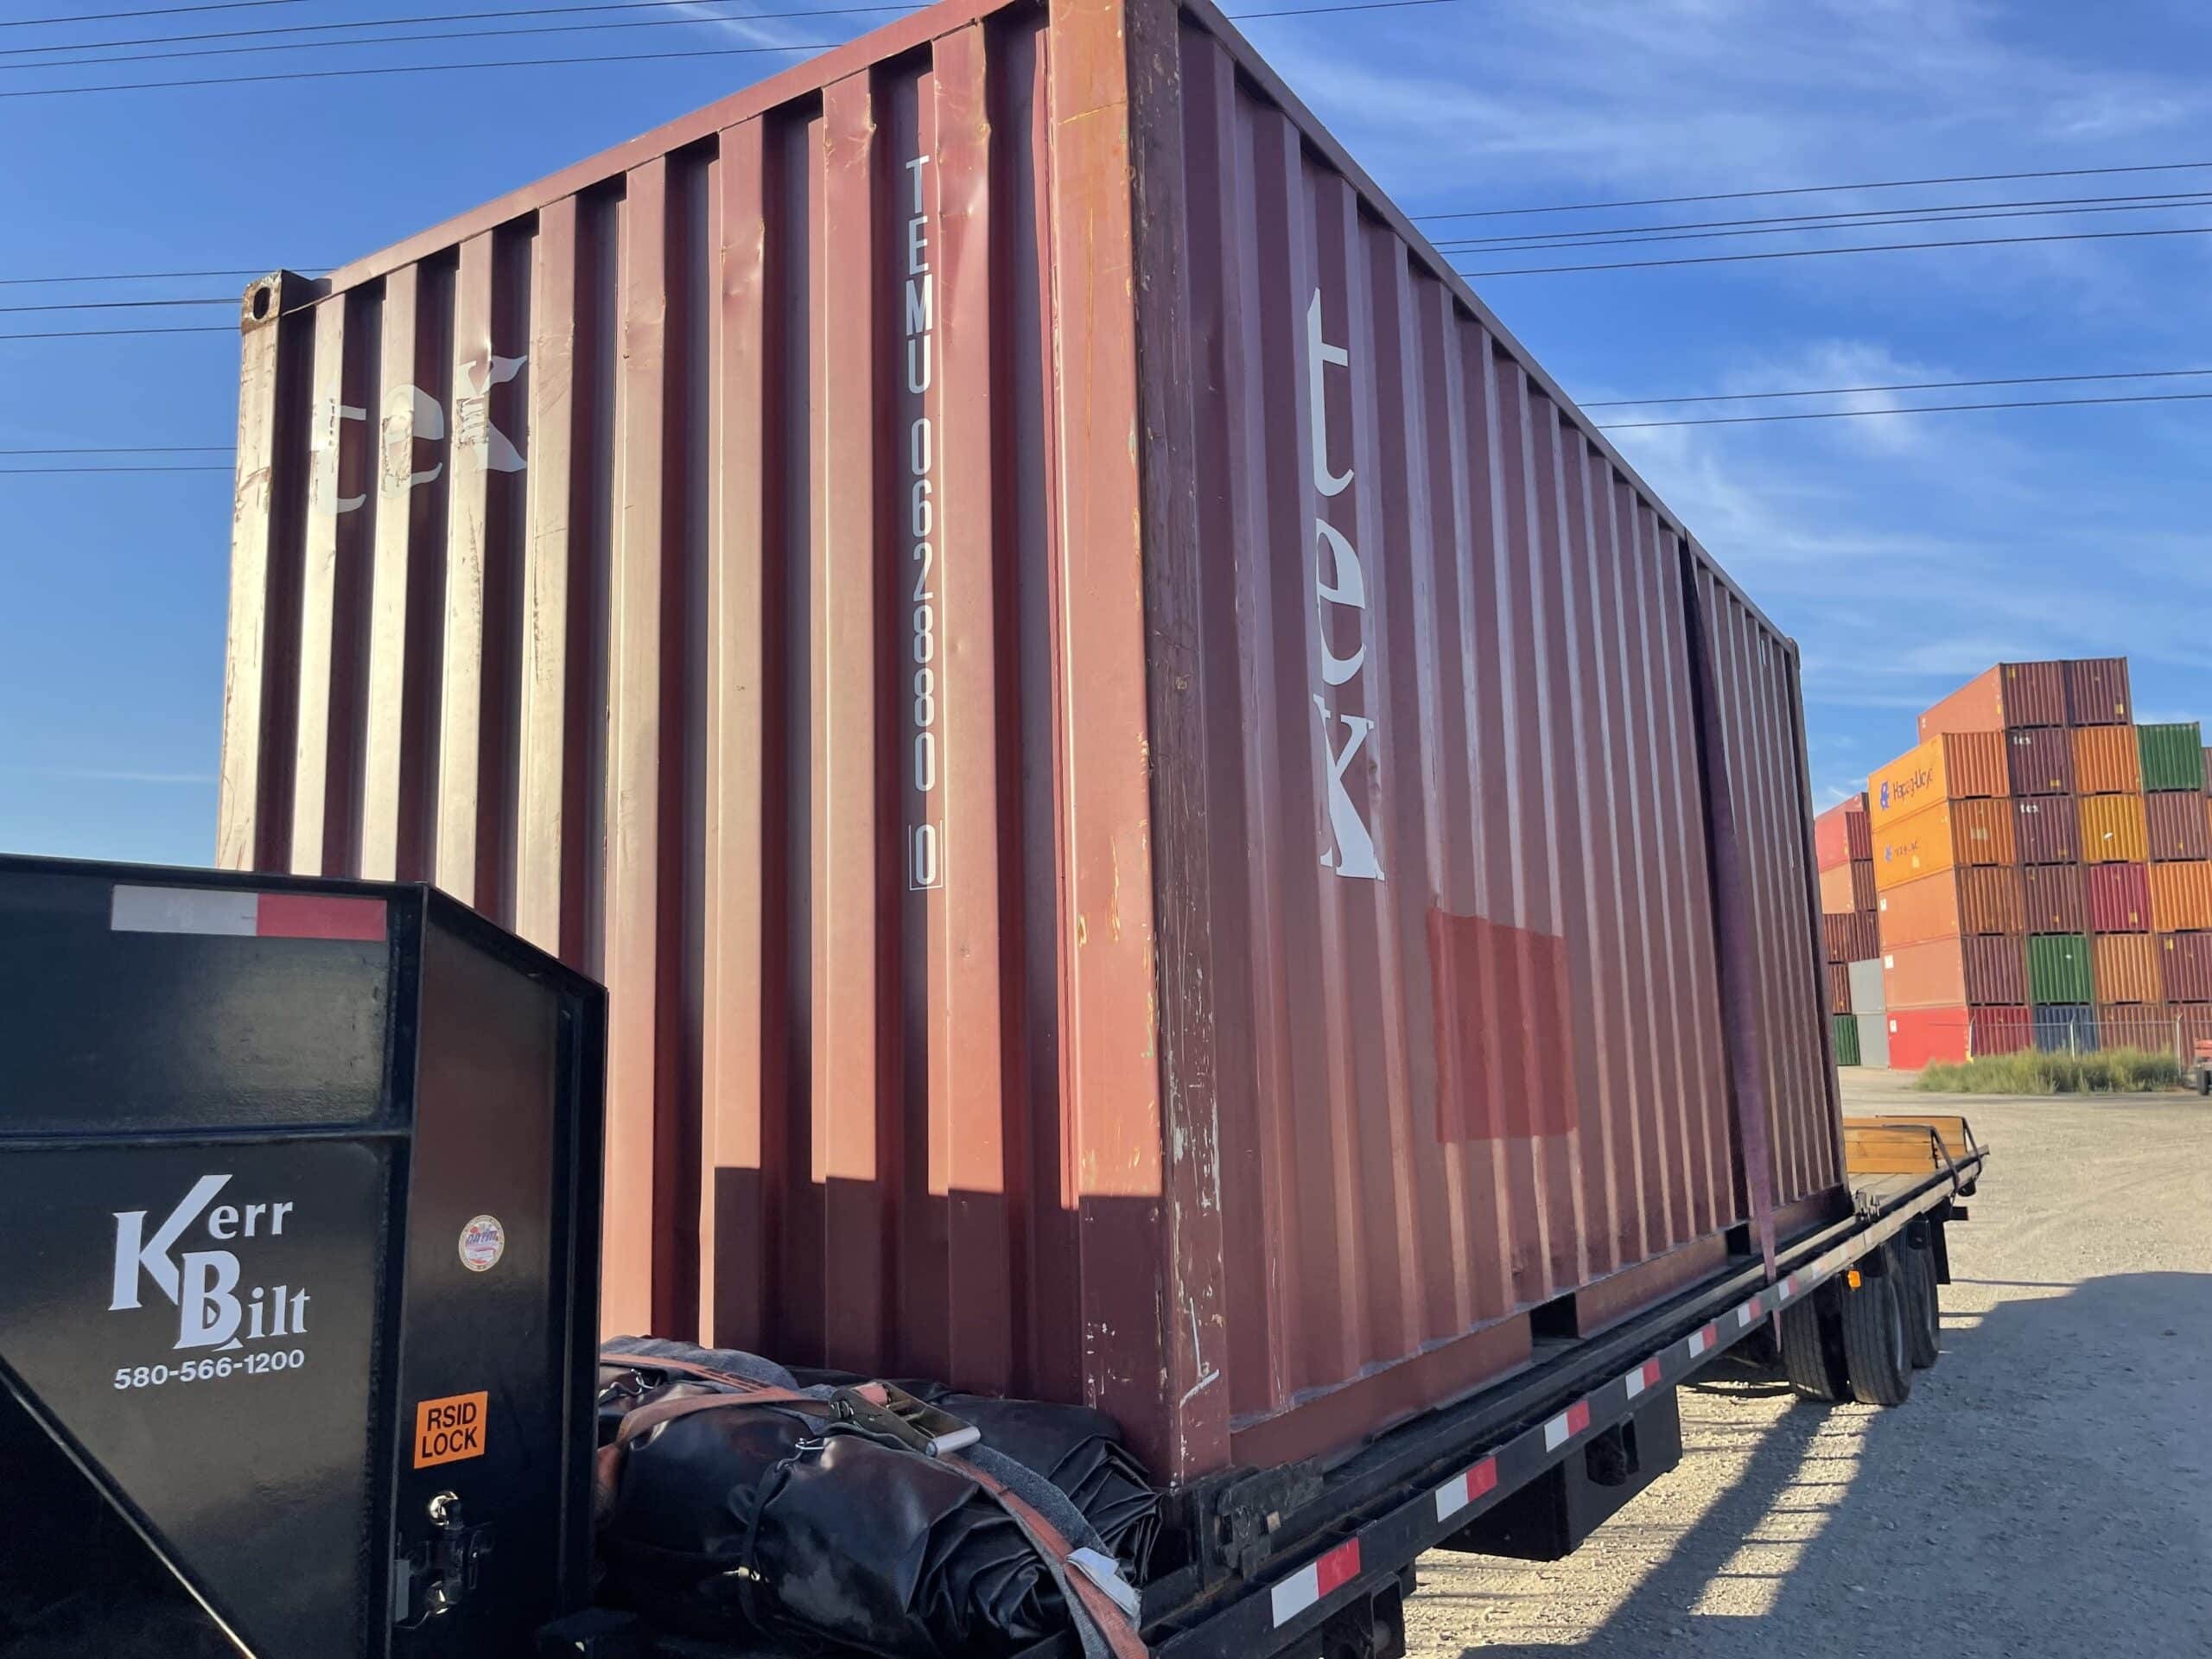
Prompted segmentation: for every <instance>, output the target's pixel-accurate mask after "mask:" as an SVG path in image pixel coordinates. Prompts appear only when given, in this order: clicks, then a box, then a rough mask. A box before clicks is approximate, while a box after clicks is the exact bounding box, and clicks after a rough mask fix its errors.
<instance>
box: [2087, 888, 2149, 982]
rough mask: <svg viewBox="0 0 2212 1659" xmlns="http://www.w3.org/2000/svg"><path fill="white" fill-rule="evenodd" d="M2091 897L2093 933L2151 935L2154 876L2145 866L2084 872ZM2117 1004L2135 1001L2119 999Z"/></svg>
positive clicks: (2090, 924) (2090, 929)
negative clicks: (2148, 933)
mask: <svg viewBox="0 0 2212 1659" xmlns="http://www.w3.org/2000/svg"><path fill="white" fill-rule="evenodd" d="M2084 874H2085V875H2086V876H2087V878H2088V880H2087V887H2088V896H2089V931H2091V932H2094V933H2147V932H2149V931H2151V872H2150V869H2149V868H2148V867H2147V866H2145V865H2142V864H2092V865H2091V866H2089V868H2088V870H2087V871H2086V872H2084ZM2133 1000H2135V999H2133V998H2126V997H2115V998H2113V1001H2133Z"/></svg>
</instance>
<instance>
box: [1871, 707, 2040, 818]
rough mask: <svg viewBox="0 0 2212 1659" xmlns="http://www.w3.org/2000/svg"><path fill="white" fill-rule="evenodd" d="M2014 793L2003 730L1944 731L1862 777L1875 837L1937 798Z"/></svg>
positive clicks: (1976, 796) (1982, 796)
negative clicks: (1865, 777) (1870, 774)
mask: <svg viewBox="0 0 2212 1659" xmlns="http://www.w3.org/2000/svg"><path fill="white" fill-rule="evenodd" d="M2011 793H2012V766H2011V761H2010V760H2009V758H2008V756H2007V755H2006V753H2005V734H2004V733H2002V732H1946V733H1942V734H1940V735H1938V736H1935V737H1931V738H1929V740H1928V741H1926V742H1925V743H1923V744H1922V745H1921V746H1920V747H1918V748H1916V749H1914V750H1912V751H1910V753H1905V754H1901V755H1899V756H1898V757H1897V759H1896V760H1892V761H1891V762H1890V763H1889V765H1887V766H1878V767H1876V768H1875V770H1874V772H1873V773H1872V776H1871V777H1869V778H1868V779H1866V818H1867V827H1868V828H1869V829H1872V831H1873V832H1874V833H1875V834H1876V835H1877V836H1878V835H1880V834H1881V833H1882V831H1883V830H1884V829H1886V828H1887V827H1888V826H1889V825H1891V824H1893V823H1897V820H1898V819H1900V818H1909V817H1911V816H1912V815H1913V814H1914V813H1916V812H1923V811H1925V810H1927V809H1928V808H1929V807H1931V806H1933V805H1935V804H1936V802H1938V801H1964V800H1974V799H1987V798H1991V797H1993V796H1999V795H2010V794H2011Z"/></svg>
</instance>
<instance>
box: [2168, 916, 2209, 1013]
mask: <svg viewBox="0 0 2212 1659" xmlns="http://www.w3.org/2000/svg"><path fill="white" fill-rule="evenodd" d="M2158 951H2159V956H2160V957H2161V958H2162V961H2161V964H2160V971H2161V973H2162V975H2163V976H2164V981H2165V988H2166V995H2167V997H2168V999H2169V1000H2171V1001H2175V1002H2212V933H2161V934H2160V935H2159V936H2158Z"/></svg>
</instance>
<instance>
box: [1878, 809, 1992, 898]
mask: <svg viewBox="0 0 2212 1659" xmlns="http://www.w3.org/2000/svg"><path fill="white" fill-rule="evenodd" d="M2013 805H2014V804H2013V803H2012V802H2011V801H2009V800H1974V801H1942V802H1938V803H1937V804H1936V805H1934V806H1931V807H1929V808H1928V809H1927V810H1925V811H1921V812H1916V813H1914V814H1913V815H1912V817H1910V818H1905V819H1902V820H1900V821H1899V822H1897V823H1893V824H1891V825H1890V826H1889V828H1888V829H1885V830H1884V831H1882V832H1881V833H1880V834H1879V835H1878V836H1877V837H1876V844H1877V848H1878V857H1877V858H1876V859H1875V861H1874V885H1875V887H1876V889H1877V891H1878V892H1887V891H1888V890H1889V889H1890V888H1891V887H1895V886H1896V885H1897V883H1899V882H1901V881H1911V880H1917V879H1919V878H1920V877H1922V876H1924V875H1932V874H1935V873H1936V872H1937V871H1939V870H1948V869H1950V868H1953V867H1954V866H1955V865H1960V864H2012V863H2017V862H2018V859H2017V857H2016V856H2015V848H2016V844H2017V843H2016V840H2015V837H2014V835H2013V823H2012V814H2013Z"/></svg>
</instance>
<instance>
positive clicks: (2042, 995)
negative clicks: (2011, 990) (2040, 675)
mask: <svg viewBox="0 0 2212 1659" xmlns="http://www.w3.org/2000/svg"><path fill="white" fill-rule="evenodd" d="M2094 984H2095V979H2094V958H2093V957H2091V955H2090V951H2089V941H2088V939H2086V938H2083V937H2082V935H2080V934H2078V933H2066V934H2060V933H2052V934H2044V935H2039V936H2037V937H2035V938H2031V939H2029V941H2028V988H2029V998H2028V1000H2029V1001H2032V1002H2035V1003H2037V1004H2042V1003H2045V1002H2093V1001H2095V1000H2096V992H2095V990H2094Z"/></svg>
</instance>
